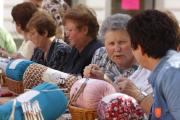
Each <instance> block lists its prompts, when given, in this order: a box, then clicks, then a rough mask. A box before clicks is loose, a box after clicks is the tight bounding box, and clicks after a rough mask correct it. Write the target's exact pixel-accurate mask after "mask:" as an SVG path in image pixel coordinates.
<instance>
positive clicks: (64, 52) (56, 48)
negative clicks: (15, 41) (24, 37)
mask: <svg viewBox="0 0 180 120" xmlns="http://www.w3.org/2000/svg"><path fill="white" fill-rule="evenodd" d="M27 28H28V32H29V37H30V39H31V40H32V42H33V43H34V44H35V45H36V47H37V48H36V50H35V52H34V54H33V56H32V58H31V60H32V61H35V62H37V63H39V64H43V65H45V66H48V67H51V68H53V69H56V70H62V69H63V66H64V65H65V62H66V61H65V59H66V58H67V57H68V55H69V53H70V51H71V48H70V47H69V46H68V45H67V44H66V43H64V42H63V41H62V40H59V39H57V38H54V35H55V32H56V26H55V23H54V20H53V19H52V17H51V16H50V15H49V14H47V13H46V12H45V11H38V12H36V13H35V14H34V15H33V17H32V18H31V19H30V21H29V23H28V24H27Z"/></svg>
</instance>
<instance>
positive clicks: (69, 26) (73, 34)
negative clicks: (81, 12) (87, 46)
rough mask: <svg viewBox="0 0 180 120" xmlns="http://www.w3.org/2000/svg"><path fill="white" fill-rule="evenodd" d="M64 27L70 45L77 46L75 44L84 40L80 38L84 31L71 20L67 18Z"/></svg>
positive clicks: (77, 44)
mask: <svg viewBox="0 0 180 120" xmlns="http://www.w3.org/2000/svg"><path fill="white" fill-rule="evenodd" d="M65 29H66V36H67V38H68V41H69V44H70V45H71V46H72V47H75V48H77V46H79V45H80V44H82V43H83V42H84V41H83V39H82V38H83V36H84V35H85V34H84V32H83V31H82V30H79V29H78V28H77V27H76V24H75V23H74V22H73V21H71V20H67V21H66V23H65Z"/></svg>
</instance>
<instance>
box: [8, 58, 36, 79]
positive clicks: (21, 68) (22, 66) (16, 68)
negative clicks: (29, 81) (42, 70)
mask: <svg viewBox="0 0 180 120" xmlns="http://www.w3.org/2000/svg"><path fill="white" fill-rule="evenodd" d="M32 63H33V61H29V60H25V59H16V60H13V61H11V62H9V63H8V65H7V68H6V76H7V77H9V78H11V79H13V80H17V81H21V80H22V79H23V74H24V72H25V70H26V69H27V67H28V66H29V65H30V64H32Z"/></svg>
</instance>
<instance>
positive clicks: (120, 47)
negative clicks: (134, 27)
mask: <svg viewBox="0 0 180 120" xmlns="http://www.w3.org/2000/svg"><path fill="white" fill-rule="evenodd" d="M104 38H105V47H106V50H107V54H108V57H109V58H110V59H111V60H112V61H113V62H114V63H115V64H116V65H117V66H118V67H120V68H128V67H130V66H131V65H132V64H133V62H134V59H135V58H134V56H133V54H132V50H131V43H130V37H129V35H128V33H127V31H125V30H109V31H107V32H106V33H105V36H104Z"/></svg>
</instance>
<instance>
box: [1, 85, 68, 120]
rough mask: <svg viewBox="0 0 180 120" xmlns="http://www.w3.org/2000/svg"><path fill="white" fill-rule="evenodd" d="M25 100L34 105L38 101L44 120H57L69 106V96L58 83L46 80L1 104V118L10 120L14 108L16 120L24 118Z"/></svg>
mask: <svg viewBox="0 0 180 120" xmlns="http://www.w3.org/2000/svg"><path fill="white" fill-rule="evenodd" d="M15 100H16V102H15V103H16V104H14V101H15ZM24 102H30V104H32V105H33V103H34V102H38V104H39V107H40V108H41V112H42V115H43V118H44V120H56V119H57V118H59V117H60V116H61V115H62V114H63V113H64V112H65V110H66V106H67V98H66V97H65V95H64V93H63V92H62V91H61V90H60V89H59V88H58V87H57V85H54V84H50V83H46V82H45V83H43V84H40V85H39V86H37V87H35V88H33V89H32V90H29V91H27V92H25V93H23V94H21V95H19V96H18V97H16V98H15V99H14V100H13V101H12V100H11V101H9V102H7V103H5V104H3V105H0V120H10V115H11V114H12V109H13V108H15V113H14V114H12V115H13V116H14V120H24V114H23V111H22V106H21V105H22V104H24Z"/></svg>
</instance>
